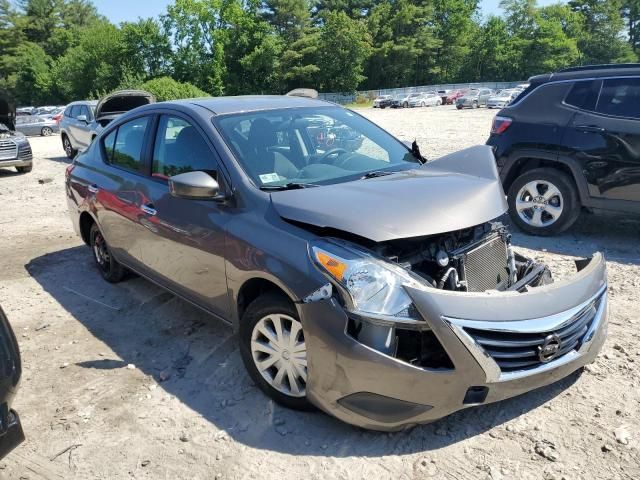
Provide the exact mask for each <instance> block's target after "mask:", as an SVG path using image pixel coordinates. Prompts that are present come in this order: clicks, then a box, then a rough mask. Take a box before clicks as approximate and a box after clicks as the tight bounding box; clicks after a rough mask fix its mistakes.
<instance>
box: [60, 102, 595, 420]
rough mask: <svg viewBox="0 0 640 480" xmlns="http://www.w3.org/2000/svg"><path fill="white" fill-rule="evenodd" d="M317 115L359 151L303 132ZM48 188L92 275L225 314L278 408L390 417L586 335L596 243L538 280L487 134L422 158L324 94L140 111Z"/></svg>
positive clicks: (471, 400) (565, 352)
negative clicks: (569, 275)
mask: <svg viewBox="0 0 640 480" xmlns="http://www.w3.org/2000/svg"><path fill="white" fill-rule="evenodd" d="M326 119H330V120H331V122H332V123H333V124H334V126H335V128H338V127H339V126H340V125H344V126H345V128H347V129H349V130H351V131H354V132H356V133H357V134H358V135H360V136H361V137H363V139H364V140H363V142H362V146H361V148H359V149H357V150H356V151H346V149H344V148H333V147H325V146H324V145H322V148H318V147H314V142H313V139H312V138H311V137H312V135H311V134H310V133H309V131H308V128H309V127H310V126H312V125H316V124H317V123H318V121H319V120H322V121H325V122H326ZM66 192H67V200H68V205H69V212H70V215H71V219H72V223H73V225H74V227H75V229H76V231H77V232H78V234H79V235H80V236H81V237H82V239H83V240H84V241H85V242H86V243H87V244H88V245H90V246H91V249H90V251H91V252H92V255H93V257H94V259H95V264H96V267H97V270H98V271H99V272H100V274H101V275H102V276H103V277H104V279H105V280H107V281H109V282H117V281H120V280H122V279H123V278H124V275H125V272H126V270H127V269H129V270H132V271H135V272H137V273H139V274H140V275H142V276H143V277H146V278H149V279H151V280H153V281H154V282H156V283H158V284H159V285H161V286H163V287H164V288H167V289H169V290H170V291H171V292H174V293H176V294H178V295H180V296H182V297H184V298H185V299H188V300H189V301H190V302H193V303H194V304H196V305H198V306H199V307H201V308H203V309H204V310H206V311H208V312H210V313H211V314H212V315H213V316H215V317H217V318H220V319H223V320H225V321H226V322H228V323H230V324H231V325H233V326H234V328H235V330H236V331H237V332H238V341H239V345H240V347H239V350H240V354H241V357H242V359H243V361H244V364H245V366H246V368H247V369H248V371H249V374H250V375H251V378H252V379H253V381H254V382H255V384H256V385H257V386H258V387H259V388H260V389H262V390H263V391H264V392H265V393H266V394H267V395H268V396H269V397H271V398H272V399H274V400H276V401H278V402H280V403H282V404H284V405H286V406H289V407H292V408H300V409H306V408H310V406H311V405H314V406H316V407H319V408H320V409H322V410H324V411H326V412H328V413H330V414H332V415H335V416H336V417H338V418H340V419H342V420H344V421H346V422H349V423H352V424H355V425H359V426H362V427H366V428H373V429H379V430H397V429H400V428H404V427H406V426H408V425H413V424H416V423H423V422H429V421H432V420H434V419H436V418H440V417H442V416H444V415H448V414H449V413H451V412H454V411H457V410H459V409H461V408H465V407H468V406H471V405H480V404H485V403H490V402H494V401H497V400H500V399H503V398H506V397H512V396H515V395H519V394H521V393H524V392H527V391H529V390H532V389H535V388H538V387H540V386H543V385H547V384H550V383H552V382H555V381H557V380H558V379H560V378H563V377H565V376H567V375H569V374H570V373H571V372H574V371H575V370H577V369H579V368H581V367H582V366H583V365H585V364H587V363H589V362H592V361H593V360H594V358H595V357H596V355H597V353H598V351H599V350H600V348H601V346H602V344H603V342H604V339H605V335H606V323H607V321H606V313H607V285H606V274H605V263H604V260H603V257H602V256H601V255H600V254H596V255H594V257H593V258H591V259H590V260H586V259H585V260H581V261H578V262H577V263H576V267H577V270H579V272H578V273H577V275H576V276H575V277H574V278H573V279H566V280H564V279H563V281H562V282H559V283H555V284H554V283H551V282H552V278H551V275H550V273H549V270H548V269H547V268H546V267H545V266H544V265H542V264H540V263H538V262H536V261H535V260H532V259H528V258H526V257H525V256H523V255H521V254H520V253H517V252H515V251H514V250H513V248H512V247H511V246H510V235H509V233H508V231H507V229H506V228H505V227H504V226H502V225H501V224H500V223H498V222H496V221H494V220H495V219H496V218H498V217H500V216H501V215H502V214H503V213H504V212H505V210H506V209H507V204H506V200H505V196H504V192H503V190H502V187H501V185H500V179H499V177H498V174H497V171H496V168H495V161H494V158H493V155H492V152H491V149H490V148H489V147H487V146H477V147H474V148H471V149H468V150H464V151H462V152H459V153H455V154H452V155H449V156H447V157H444V158H442V159H436V160H432V161H430V162H428V163H427V162H426V161H425V160H424V158H423V157H422V156H421V155H420V153H419V147H418V145H417V144H416V143H415V142H414V143H413V144H412V145H411V146H407V145H405V144H403V143H402V142H400V141H399V140H397V139H396V138H394V137H393V136H391V135H390V134H389V133H387V132H386V131H384V130H383V129H382V128H380V127H378V126H377V125H375V124H373V123H372V122H370V121H369V120H367V119H365V118H364V117H362V116H361V115H359V114H357V113H356V112H353V111H351V110H348V109H344V108H342V107H340V106H337V105H334V104H331V103H328V102H324V101H320V100H311V99H308V98H299V97H287V96H282V97H278V96H263V97H261V96H251V97H218V98H209V99H191V100H188V101H175V102H165V103H161V104H155V105H147V106H144V107H140V108H138V109H136V110H133V111H131V112H129V113H126V114H124V115H122V116H121V117H119V118H118V119H116V120H114V121H113V122H112V123H110V124H109V125H108V126H107V127H106V128H105V129H104V131H103V132H102V133H101V134H99V136H98V138H97V139H96V141H94V142H93V143H92V144H91V146H90V147H89V148H88V149H87V151H86V152H85V153H83V154H81V155H78V157H77V158H76V159H75V161H74V162H73V164H72V165H71V166H70V168H68V169H67V178H66ZM177 259H179V261H176V260H177ZM78 261H80V262H83V261H84V260H82V259H80V258H79V259H78ZM474 292H475V293H474ZM477 292H482V293H477ZM523 345H526V346H527V348H523Z"/></svg>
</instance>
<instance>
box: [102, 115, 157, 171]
mask: <svg viewBox="0 0 640 480" xmlns="http://www.w3.org/2000/svg"><path fill="white" fill-rule="evenodd" d="M148 124H149V118H148V117H141V118H136V119H135V120H131V121H130V122H127V123H124V124H122V125H120V126H119V127H118V128H117V129H116V130H114V131H113V132H111V133H109V135H107V136H106V137H105V138H104V140H103V146H104V150H105V153H106V155H107V161H108V162H109V163H111V164H112V165H115V166H117V167H120V168H124V169H125V170H129V171H132V172H139V171H140V167H141V166H142V148H143V146H144V137H145V133H146V130H147V126H148Z"/></svg>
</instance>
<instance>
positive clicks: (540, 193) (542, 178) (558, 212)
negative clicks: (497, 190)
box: [507, 168, 580, 235]
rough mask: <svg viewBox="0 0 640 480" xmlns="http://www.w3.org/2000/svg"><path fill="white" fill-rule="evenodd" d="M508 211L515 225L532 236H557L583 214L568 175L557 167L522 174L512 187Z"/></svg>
mask: <svg viewBox="0 0 640 480" xmlns="http://www.w3.org/2000/svg"><path fill="white" fill-rule="evenodd" d="M507 200H508V202H509V214H510V216H511V219H512V220H513V221H514V222H515V224H516V225H517V226H518V227H519V228H520V229H521V230H524V231H525V232H527V233H530V234H532V235H556V234H559V233H561V232H563V231H565V230H566V229H568V228H569V227H570V226H571V225H573V223H574V222H575V221H576V220H577V219H578V216H579V215H580V200H579V199H578V194H577V191H576V187H575V184H574V183H573V180H572V179H571V177H569V175H567V174H566V173H564V172H561V171H560V170H556V169H555V168H536V169H534V170H529V171H528V172H525V173H523V174H522V175H520V176H519V177H518V178H516V179H515V181H514V182H513V183H512V184H511V187H509V193H508V195H507Z"/></svg>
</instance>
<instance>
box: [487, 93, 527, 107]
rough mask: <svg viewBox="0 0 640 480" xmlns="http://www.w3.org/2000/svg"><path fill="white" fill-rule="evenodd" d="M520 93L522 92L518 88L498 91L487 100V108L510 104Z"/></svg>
mask: <svg viewBox="0 0 640 480" xmlns="http://www.w3.org/2000/svg"><path fill="white" fill-rule="evenodd" d="M519 93H520V92H519V91H518V90H511V89H505V90H500V91H499V92H496V94H495V95H493V96H491V97H489V99H488V100H487V108H504V107H506V106H507V105H509V104H510V103H511V101H512V100H513V99H514V98H516V97H517V96H518V94H519Z"/></svg>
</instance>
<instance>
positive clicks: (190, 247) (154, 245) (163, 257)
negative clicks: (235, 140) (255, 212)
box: [141, 114, 230, 317]
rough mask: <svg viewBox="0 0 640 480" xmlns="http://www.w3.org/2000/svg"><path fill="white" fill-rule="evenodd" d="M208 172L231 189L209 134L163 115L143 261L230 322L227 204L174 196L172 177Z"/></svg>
mask: <svg viewBox="0 0 640 480" xmlns="http://www.w3.org/2000/svg"><path fill="white" fill-rule="evenodd" d="M191 171H205V172H207V173H208V174H209V175H211V176H213V177H214V178H216V180H217V181H218V182H219V184H220V186H221V190H222V191H224V190H225V188H226V187H225V185H229V182H228V179H227V178H225V177H224V175H223V174H222V170H221V167H220V162H219V159H218V155H217V153H216V152H215V150H214V149H213V146H212V145H211V144H210V142H209V141H208V139H207V138H206V136H205V135H204V132H202V131H201V130H200V129H199V128H198V127H197V126H196V124H195V123H194V122H192V121H191V120H190V119H188V118H186V117H182V116H180V115H178V114H163V115H160V117H159V119H158V127H157V130H156V135H155V142H154V147H153V160H152V164H151V165H150V175H148V176H147V178H146V187H147V188H146V192H147V197H148V198H147V203H146V204H145V205H143V209H142V210H143V212H144V218H143V219H142V220H141V223H142V224H143V225H145V227H146V233H145V242H144V244H145V250H144V252H143V261H144V264H145V266H146V267H147V271H148V272H149V274H150V276H152V277H153V279H154V280H155V281H156V282H158V283H160V284H163V285H165V286H166V287H167V288H169V289H170V290H172V291H174V292H176V293H178V294H180V295H182V296H184V297H185V298H188V299H190V300H191V301H193V302H195V303H197V304H199V305H202V306H203V307H205V308H207V309H208V310H211V311H212V312H213V313H216V314H218V315H220V316H223V317H228V314H229V311H230V310H229V301H228V295H227V279H226V272H225V228H224V226H225V223H226V222H227V221H228V220H229V219H230V215H228V213H227V208H228V207H226V206H225V205H224V204H221V203H217V202H215V201H210V200H193V199H184V198H176V197H174V196H172V195H171V193H170V192H169V186H168V179H169V177H171V176H174V175H178V174H181V173H186V172H191Z"/></svg>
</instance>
